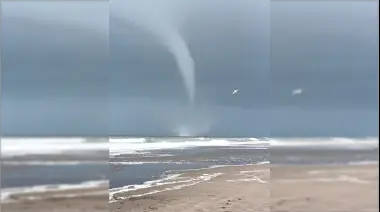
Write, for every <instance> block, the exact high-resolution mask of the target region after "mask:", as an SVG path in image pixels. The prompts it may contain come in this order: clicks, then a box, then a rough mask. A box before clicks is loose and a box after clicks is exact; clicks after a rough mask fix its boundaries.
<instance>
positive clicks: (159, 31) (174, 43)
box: [122, 1, 195, 104]
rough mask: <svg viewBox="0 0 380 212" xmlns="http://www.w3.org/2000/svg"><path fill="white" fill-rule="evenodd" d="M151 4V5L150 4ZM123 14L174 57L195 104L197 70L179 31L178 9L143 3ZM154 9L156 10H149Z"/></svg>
mask: <svg viewBox="0 0 380 212" xmlns="http://www.w3.org/2000/svg"><path fill="white" fill-rule="evenodd" d="M142 2H143V1H142ZM150 4H151V3H150ZM127 6H128V7H127V9H126V10H127V11H124V12H123V13H122V14H123V15H124V16H125V17H126V18H127V19H128V20H129V21H131V22H132V23H134V24H136V25H138V26H139V27H141V28H144V29H145V30H147V31H148V32H149V33H151V34H152V35H153V36H155V38H156V39H157V42H160V44H161V45H163V46H164V47H165V48H167V49H168V51H169V52H170V53H171V54H172V55H173V56H174V59H175V60H176V63H177V66H178V70H179V72H180V75H181V78H182V81H183V83H184V86H185V88H186V92H187V96H188V100H189V103H190V104H193V102H194V99H195V70H194V60H193V58H192V57H191V54H190V50H189V48H188V45H187V43H186V41H185V39H184V37H183V36H182V35H181V33H180V31H179V26H178V25H179V24H178V22H177V20H176V19H180V17H177V16H178V15H179V13H177V12H175V10H176V7H168V8H166V7H163V6H162V5H157V7H153V5H150V7H148V6H147V5H146V4H143V3H140V4H139V3H134V4H130V5H127ZM148 8H154V9H148Z"/></svg>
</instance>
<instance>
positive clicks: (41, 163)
mask: <svg viewBox="0 0 380 212" xmlns="http://www.w3.org/2000/svg"><path fill="white" fill-rule="evenodd" d="M2 164H3V165H10V166H52V165H54V166H69V165H83V164H109V162H108V161H3V162H2Z"/></svg>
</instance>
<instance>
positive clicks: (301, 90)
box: [292, 88, 303, 96]
mask: <svg viewBox="0 0 380 212" xmlns="http://www.w3.org/2000/svg"><path fill="white" fill-rule="evenodd" d="M302 92H303V89H301V88H298V89H294V90H293V91H292V95H293V96H296V95H300V94H302Z"/></svg>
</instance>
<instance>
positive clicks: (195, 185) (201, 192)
mask: <svg viewBox="0 0 380 212" xmlns="http://www.w3.org/2000/svg"><path fill="white" fill-rule="evenodd" d="M269 173H270V171H269V166H268V165H246V166H231V167H220V168H214V169H203V170H195V171H187V172H180V174H182V175H181V176H180V177H178V178H173V179H170V180H168V181H167V183H169V184H166V185H156V186H154V187H150V188H145V189H140V190H136V191H128V192H121V193H117V194H114V195H113V196H112V197H113V198H112V199H111V203H110V211H114V212H116V211H123V212H148V211H155V212H179V211H181V212H208V211H213V212H253V211H268V212H269V210H270V207H269V198H270V197H269V195H270V191H269V189H270V187H269V179H270V176H269ZM173 174H178V173H173ZM178 181H180V182H178ZM158 191H159V192H158ZM147 193H150V194H147Z"/></svg>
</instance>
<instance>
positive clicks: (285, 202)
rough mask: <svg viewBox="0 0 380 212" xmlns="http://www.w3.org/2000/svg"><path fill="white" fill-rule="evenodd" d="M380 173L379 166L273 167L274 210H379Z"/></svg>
mask: <svg viewBox="0 0 380 212" xmlns="http://www.w3.org/2000/svg"><path fill="white" fill-rule="evenodd" d="M378 171H379V169H378V165H357V166H348V165H347V166H272V167H271V181H270V182H271V185H270V187H271V201H270V202H271V211H273V212H301V211H303V212H305V211H310V212H311V211H313V212H316V211H320V212H327V211H328V212H330V211H331V212H332V211H334V212H338V211H339V212H354V211H357V212H375V211H378V207H379V203H378V192H379V190H378V188H379V187H378V186H379V183H378V177H379V175H378Z"/></svg>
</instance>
